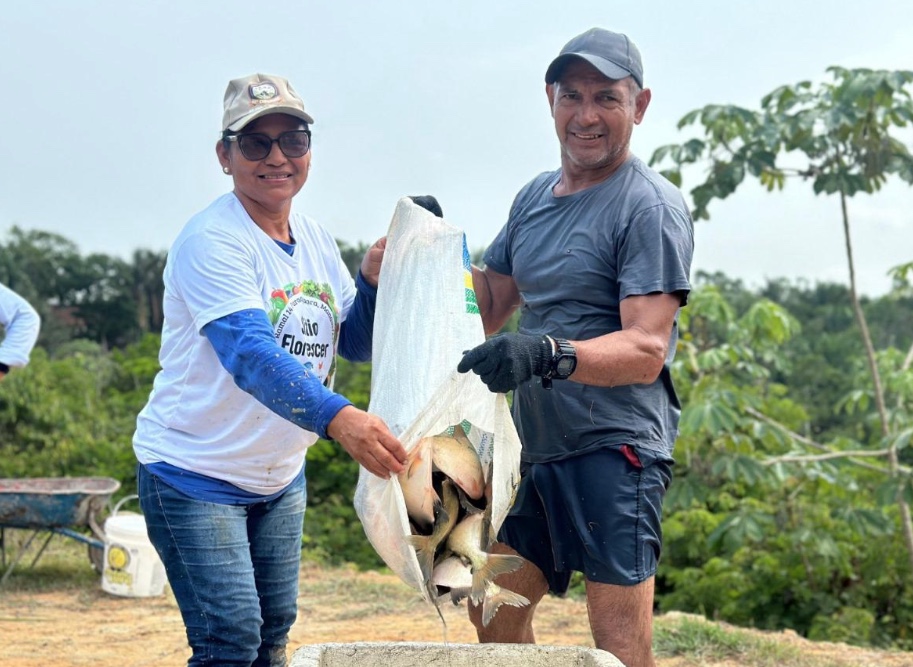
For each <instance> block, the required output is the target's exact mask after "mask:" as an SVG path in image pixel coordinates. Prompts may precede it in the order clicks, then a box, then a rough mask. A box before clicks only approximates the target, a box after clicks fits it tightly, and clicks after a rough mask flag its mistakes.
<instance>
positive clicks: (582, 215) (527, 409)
mask: <svg viewBox="0 0 913 667" xmlns="http://www.w3.org/2000/svg"><path fill="white" fill-rule="evenodd" d="M545 82H546V95H547V97H548V101H549V105H550V107H551V113H552V117H553V119H554V124H555V130H556V133H557V135H558V143H559V145H560V148H561V167H560V168H559V169H558V170H556V171H552V172H547V173H543V174H540V175H539V176H537V177H536V178H534V179H533V180H532V181H531V182H530V183H528V184H527V185H526V186H525V187H524V188H523V189H522V190H521V191H520V193H519V194H518V195H517V197H516V199H515V200H514V203H513V206H512V207H511V210H510V215H509V217H508V220H507V223H506V225H505V226H504V228H503V229H502V230H501V232H500V233H499V234H498V236H497V237H496V238H495V240H494V242H493V243H492V245H491V246H490V247H489V248H488V250H487V252H486V254H485V269H484V270H479V269H474V271H473V278H474V286H475V289H476V293H477V297H478V302H479V307H480V310H481V313H482V318H483V322H484V325H485V331H486V333H493V332H496V331H498V330H499V329H500V328H501V327H502V326H503V325H504V324H505V323H506V322H507V320H508V318H509V317H510V315H511V314H512V313H513V312H514V310H516V309H517V308H518V307H519V308H520V309H521V314H520V322H519V331H518V333H506V334H502V335H499V336H494V337H491V338H489V339H487V340H486V342H484V343H482V344H481V345H479V346H478V347H476V348H474V349H472V350H470V351H468V352H467V353H466V354H465V355H464V357H463V359H462V360H461V361H460V363H459V366H458V370H459V371H461V372H468V371H470V370H471V371H473V372H475V373H477V374H479V375H480V376H481V379H482V380H483V381H484V382H485V383H486V384H487V385H488V387H489V388H490V389H491V390H492V391H495V392H507V391H510V390H515V391H514V397H513V406H512V409H513V416H514V420H515V422H516V425H517V429H518V432H519V435H520V439H521V442H522V443H523V450H522V465H521V481H520V485H519V489H518V493H517V498H516V502H515V504H514V506H513V507H512V509H511V512H510V514H509V516H508V517H507V519H506V521H505V522H504V524H503V526H502V528H501V531H500V533H499V537H498V539H499V543H498V544H496V545H495V547H494V551H496V552H498V553H519V554H520V555H521V556H523V557H524V558H525V559H526V560H527V564H526V565H524V566H523V567H522V568H521V569H520V570H518V571H516V572H514V573H511V574H507V575H504V576H501V577H499V578H498V579H497V583H498V585H500V586H502V587H503V588H506V589H509V590H512V591H515V592H517V593H520V594H521V595H524V596H526V597H527V598H529V600H530V601H531V604H530V605H529V606H528V607H521V608H513V607H502V608H501V609H500V610H499V611H498V613H497V615H496V616H495V617H494V619H493V620H492V621H491V623H490V624H489V626H488V627H484V626H483V625H482V624H481V622H480V616H481V612H480V609H479V608H478V607H474V606H472V605H470V618H471V619H472V622H473V623H474V625H475V626H476V629H477V632H478V636H479V640H480V641H483V642H526V643H532V642H534V641H535V636H534V633H533V626H532V621H533V615H534V613H535V609H536V605H537V603H538V601H539V600H541V598H542V597H543V596H544V595H545V593H546V592H547V591H552V592H554V593H557V594H564V593H565V592H566V591H567V588H568V585H569V582H570V578H571V573H572V572H574V571H577V572H582V573H583V574H584V576H585V579H586V597H587V608H588V610H589V620H590V627H591V630H592V633H593V639H594V642H595V644H596V646H597V647H598V648H600V649H604V650H607V651H610V652H611V653H613V654H614V655H615V656H617V657H618V658H619V659H620V660H621V661H622V662H623V663H624V664H625V665H627V666H628V667H644V666H649V665H654V659H653V654H652V649H651V643H652V632H653V629H652V628H653V588H654V575H655V573H656V567H657V562H658V560H659V557H660V547H661V543H662V535H661V528H660V522H661V518H662V503H663V498H664V495H665V492H666V489H667V487H668V484H669V482H670V480H671V477H672V463H673V459H672V450H673V444H674V441H675V438H676V435H677V424H678V418H679V413H680V406H679V401H678V399H677V397H676V394H675V390H674V388H673V386H672V380H671V375H670V369H671V365H672V359H673V356H674V353H675V347H676V341H677V336H678V331H677V314H678V310H679V308H680V307H682V306H684V305H685V303H686V300H687V296H688V292H689V290H690V283H689V272H690V265H691V257H692V252H693V244H694V238H693V227H692V220H691V216H690V213H689V212H688V209H687V206H686V204H685V201H684V199H683V197H682V195H681V193H680V192H679V191H678V189H677V188H675V187H674V186H673V185H672V184H671V183H669V182H668V181H667V180H666V179H664V178H663V177H662V176H660V175H659V174H658V173H656V172H655V171H653V170H652V169H650V168H648V167H647V166H646V165H645V164H644V163H643V162H642V161H641V160H639V159H638V158H637V157H636V156H634V155H633V154H632V153H631V151H630V146H629V143H630V139H631V134H632V131H633V128H634V126H635V125H638V124H640V122H641V121H642V120H643V118H644V114H645V113H646V111H647V107H648V106H649V104H650V99H651V91H650V90H649V89H648V88H644V87H643V86H644V81H643V65H642V62H641V57H640V53H639V52H638V50H637V47H635V45H634V44H633V43H632V42H631V41H630V40H629V39H628V38H627V37H626V36H625V35H622V34H618V33H614V32H610V31H608V30H603V29H598V28H594V29H591V30H588V31H587V32H585V33H583V34H581V35H578V36H577V37H575V38H573V39H572V40H571V41H570V42H568V44H567V45H566V46H565V47H564V48H563V49H562V50H561V52H560V54H559V55H558V57H556V58H555V60H553V61H552V63H551V64H550V65H549V67H548V69H547V71H546V74H545Z"/></svg>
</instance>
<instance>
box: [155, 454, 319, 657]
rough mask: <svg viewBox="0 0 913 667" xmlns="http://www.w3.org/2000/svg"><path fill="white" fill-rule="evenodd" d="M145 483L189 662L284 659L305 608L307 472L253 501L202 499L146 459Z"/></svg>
mask: <svg viewBox="0 0 913 667" xmlns="http://www.w3.org/2000/svg"><path fill="white" fill-rule="evenodd" d="M137 485H138V489H139V496H140V505H141V507H142V509H143V514H144V515H145V520H146V529H147V531H148V533H149V539H150V541H151V542H152V544H153V545H154V546H155V549H156V551H158V553H159V556H160V557H161V559H162V563H164V565H165V571H166V572H167V574H168V583H169V584H171V589H172V591H173V592H174V596H175V598H176V599H177V603H178V607H180V610H181V616H182V617H183V619H184V626H185V627H186V629H187V641H188V643H189V644H190V648H191V649H192V650H193V655H192V656H191V658H190V660H189V662H188V665H192V666H193V665H244V666H245V667H250V666H251V665H253V666H254V667H284V666H285V665H286V655H285V653H286V644H287V643H288V632H289V629H290V628H291V627H292V623H294V622H295V617H296V616H297V613H298V606H297V599H298V573H299V567H300V564H301V532H302V527H303V525H304V510H305V505H306V500H307V491H306V487H305V481H304V477H303V476H301V477H299V478H298V481H297V482H296V483H294V484H293V485H292V486H290V487H289V488H288V490H287V491H286V492H285V493H284V494H283V495H281V496H280V497H278V498H276V499H274V500H271V501H267V502H262V501H261V502H255V503H252V504H249V505H221V504H216V503H208V502H202V501H198V500H194V499H192V498H189V497H188V496H185V495H184V494H182V493H179V492H178V491H176V490H175V489H174V488H172V487H170V486H168V485H167V484H165V483H163V482H162V481H161V480H160V479H159V478H158V477H155V476H154V475H151V474H149V473H148V472H147V471H146V470H145V469H144V468H143V467H142V466H139V467H138V475H137Z"/></svg>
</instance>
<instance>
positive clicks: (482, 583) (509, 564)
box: [469, 554, 526, 605]
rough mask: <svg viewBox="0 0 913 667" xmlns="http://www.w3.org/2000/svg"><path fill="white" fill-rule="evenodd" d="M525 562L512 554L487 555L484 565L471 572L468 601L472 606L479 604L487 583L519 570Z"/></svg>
mask: <svg viewBox="0 0 913 667" xmlns="http://www.w3.org/2000/svg"><path fill="white" fill-rule="evenodd" d="M525 562H526V561H525V560H524V559H523V558H522V557H521V556H514V555H513V554H488V558H487V559H486V560H485V564H484V565H483V566H482V567H479V568H476V569H474V570H473V572H472V590H471V591H470V593H469V599H470V600H472V603H473V604H476V605H477V604H479V603H480V602H481V601H482V599H483V598H484V597H485V588H486V587H487V586H488V584H489V582H491V581H494V578H495V577H497V576H499V575H501V574H507V573H508V572H513V571H514V570H519V569H520V568H521V567H523V564H524V563H525Z"/></svg>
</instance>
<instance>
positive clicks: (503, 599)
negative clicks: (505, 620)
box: [482, 581, 529, 628]
mask: <svg viewBox="0 0 913 667" xmlns="http://www.w3.org/2000/svg"><path fill="white" fill-rule="evenodd" d="M502 604H507V605H510V606H511V607H525V606H526V605H528V604H529V600H528V599H526V598H525V597H523V596H522V595H520V594H519V593H514V592H513V591H509V590H507V589H506V588H501V587H500V586H498V585H497V584H496V583H495V582H493V581H489V582H488V583H486V584H485V597H484V598H483V599H482V627H485V628H487V627H488V624H489V623H491V619H493V618H494V617H495V614H497V613H498V608H499V607H500V606H501V605H502Z"/></svg>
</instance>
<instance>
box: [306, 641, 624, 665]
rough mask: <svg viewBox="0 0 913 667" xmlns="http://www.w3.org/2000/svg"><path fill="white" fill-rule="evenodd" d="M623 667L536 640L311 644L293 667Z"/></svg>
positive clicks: (611, 659)
mask: <svg viewBox="0 0 913 667" xmlns="http://www.w3.org/2000/svg"><path fill="white" fill-rule="evenodd" d="M489 665H491V666H496V667H504V666H505V665H518V666H519V665H523V667H536V666H537V665H541V666H542V667H624V665H623V664H622V663H621V661H620V660H618V658H616V657H615V656H614V655H612V654H611V653H609V652H608V651H602V650H600V649H596V648H586V647H581V646H542V645H537V644H450V643H446V644H445V643H431V642H427V643H426V642H353V643H347V644H311V645H308V646H302V647H301V648H299V649H298V650H297V651H295V653H294V655H293V656H292V661H291V664H290V665H289V667H353V666H357V667H487V666H489Z"/></svg>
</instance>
